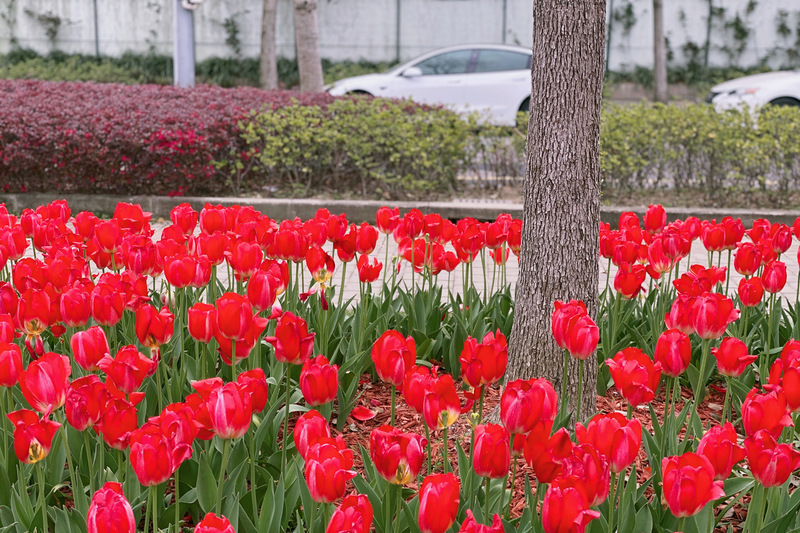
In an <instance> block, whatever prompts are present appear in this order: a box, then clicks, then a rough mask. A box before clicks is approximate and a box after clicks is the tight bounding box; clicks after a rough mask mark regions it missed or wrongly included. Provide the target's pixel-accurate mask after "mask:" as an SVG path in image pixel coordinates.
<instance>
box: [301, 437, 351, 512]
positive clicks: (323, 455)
mask: <svg viewBox="0 0 800 533" xmlns="http://www.w3.org/2000/svg"><path fill="white" fill-rule="evenodd" d="M305 461H306V468H305V475H306V483H307V484H308V491H309V492H310V493H311V498H312V499H313V500H314V501H316V502H323V503H333V502H335V501H336V500H338V499H339V498H341V497H342V496H344V493H345V490H346V488H347V487H346V485H347V481H348V480H350V479H352V478H354V477H355V475H356V472H355V471H354V470H352V468H353V452H351V451H350V450H349V449H347V448H344V449H341V448H339V447H338V446H336V445H334V444H330V443H321V444H315V445H314V446H312V447H311V448H309V450H308V452H307V453H306V457H305Z"/></svg>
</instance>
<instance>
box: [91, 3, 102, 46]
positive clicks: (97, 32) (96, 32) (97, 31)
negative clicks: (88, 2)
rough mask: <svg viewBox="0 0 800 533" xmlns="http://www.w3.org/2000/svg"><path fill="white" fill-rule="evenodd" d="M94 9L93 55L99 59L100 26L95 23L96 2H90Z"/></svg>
mask: <svg viewBox="0 0 800 533" xmlns="http://www.w3.org/2000/svg"><path fill="white" fill-rule="evenodd" d="M92 4H93V7H94V55H95V56H97V57H100V26H99V25H98V23H97V0H93V2H92Z"/></svg>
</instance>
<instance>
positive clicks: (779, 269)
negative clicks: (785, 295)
mask: <svg viewBox="0 0 800 533" xmlns="http://www.w3.org/2000/svg"><path fill="white" fill-rule="evenodd" d="M761 283H762V284H763V285H764V290H765V291H767V292H768V293H770V294H775V293H776V292H781V291H782V290H783V288H784V287H785V286H786V263H783V262H782V261H770V262H769V263H767V264H766V265H764V271H763V272H762V273H761Z"/></svg>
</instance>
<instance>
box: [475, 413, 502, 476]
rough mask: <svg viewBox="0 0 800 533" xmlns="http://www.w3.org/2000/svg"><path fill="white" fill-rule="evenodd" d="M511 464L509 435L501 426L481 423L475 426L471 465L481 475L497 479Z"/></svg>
mask: <svg viewBox="0 0 800 533" xmlns="http://www.w3.org/2000/svg"><path fill="white" fill-rule="evenodd" d="M510 465H511V448H510V436H509V434H508V431H506V429H505V428H504V427H503V426H499V425H497V424H481V425H479V426H476V427H475V451H474V454H473V460H472V467H473V469H474V470H475V473H476V474H478V475H479V476H481V477H488V478H492V479H498V478H501V477H503V476H505V475H506V474H508V468H509V466H510Z"/></svg>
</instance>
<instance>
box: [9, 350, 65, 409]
mask: <svg viewBox="0 0 800 533" xmlns="http://www.w3.org/2000/svg"><path fill="white" fill-rule="evenodd" d="M71 373H72V367H71V366H70V363H69V357H67V356H66V355H59V354H56V353H53V352H47V353H46V354H44V355H43V356H41V357H40V358H39V359H37V360H36V361H33V362H31V364H29V365H28V368H26V369H25V372H23V373H22V374H21V375H20V377H19V385H20V388H21V389H22V394H23V396H25V399H26V400H27V401H28V403H29V404H30V405H31V407H33V408H34V409H35V410H36V411H39V412H40V413H43V414H44V416H48V415H49V414H50V413H51V412H53V411H54V410H55V409H58V408H59V407H61V406H62V405H64V401H65V400H66V398H67V387H68V386H69V376H70V374H71Z"/></svg>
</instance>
